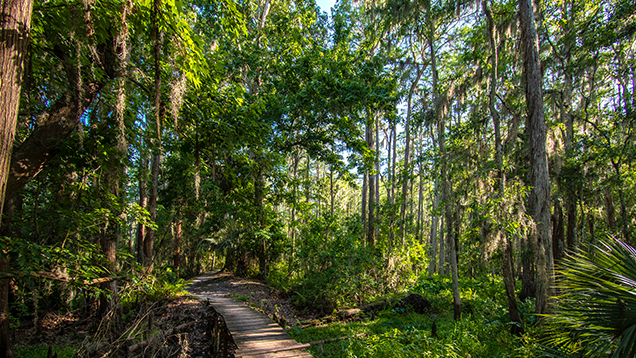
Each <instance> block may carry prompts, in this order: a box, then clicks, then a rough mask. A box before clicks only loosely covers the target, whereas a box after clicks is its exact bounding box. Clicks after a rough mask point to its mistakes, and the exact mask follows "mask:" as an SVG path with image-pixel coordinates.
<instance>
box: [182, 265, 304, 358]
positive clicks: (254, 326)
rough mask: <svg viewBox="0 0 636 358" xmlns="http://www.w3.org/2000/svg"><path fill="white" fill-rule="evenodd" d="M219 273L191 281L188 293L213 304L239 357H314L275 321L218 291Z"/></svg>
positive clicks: (236, 355)
mask: <svg viewBox="0 0 636 358" xmlns="http://www.w3.org/2000/svg"><path fill="white" fill-rule="evenodd" d="M219 275H220V272H219V271H214V272H211V273H208V274H204V275H201V276H197V277H195V278H194V279H192V280H190V283H189V284H188V286H187V288H186V290H187V291H188V292H190V293H191V294H192V295H194V296H196V297H198V298H200V299H201V300H209V301H210V304H211V305H212V306H213V307H214V309H215V310H216V311H217V312H218V313H219V314H220V315H221V316H223V318H224V319H225V324H226V325H227V328H228V329H229V330H230V333H231V335H232V338H233V339H234V343H236V345H237V347H238V349H237V351H236V352H235V353H234V355H235V357H259V358H287V357H299V358H307V357H312V356H311V354H309V352H307V351H306V350H305V348H307V347H308V345H306V344H300V343H298V342H296V341H295V340H294V339H292V338H291V337H290V336H289V335H288V334H287V332H285V330H284V329H282V328H281V327H280V326H279V325H278V324H276V323H275V322H274V321H273V320H272V319H271V318H269V317H268V316H266V315H265V314H263V313H259V312H256V311H254V310H253V309H251V308H250V307H247V306H245V305H243V304H241V303H240V302H238V301H235V300H233V299H232V298H230V297H228V295H227V294H226V293H220V292H218V291H217V290H214V285H212V282H214V280H217V279H218V276H219Z"/></svg>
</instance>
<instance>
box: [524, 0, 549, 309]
mask: <svg viewBox="0 0 636 358" xmlns="http://www.w3.org/2000/svg"><path fill="white" fill-rule="evenodd" d="M519 14H520V24H521V34H522V35H521V40H522V53H523V56H522V57H523V69H524V71H523V78H524V80H525V81H524V82H525V94H526V107H527V111H528V134H529V137H530V142H529V146H530V185H531V186H532V190H531V192H530V197H529V211H530V213H531V216H532V219H533V221H534V224H535V229H534V230H533V233H532V234H531V237H532V241H533V244H534V246H535V255H536V270H537V277H536V279H537V287H536V288H537V292H536V305H535V311H536V313H538V314H543V313H548V312H549V306H548V300H549V297H550V291H551V286H552V284H551V282H552V277H553V268H554V262H553V257H552V237H551V235H550V179H549V175H548V157H547V153H546V149H545V143H546V124H545V114H544V108H543V79H542V73H541V62H540V59H539V39H538V36H537V30H536V25H535V20H534V9H533V4H532V1H531V0H519Z"/></svg>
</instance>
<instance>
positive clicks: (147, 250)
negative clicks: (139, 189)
mask: <svg viewBox="0 0 636 358" xmlns="http://www.w3.org/2000/svg"><path fill="white" fill-rule="evenodd" d="M160 9H161V0H154V2H153V10H152V17H153V24H152V26H151V39H152V41H153V42H154V46H153V54H154V70H155V93H154V107H155V108H154V110H155V122H156V123H155V127H156V128H155V129H156V131H157V133H156V138H155V142H154V143H152V145H153V153H152V158H151V161H150V162H151V163H150V174H151V176H152V187H151V189H150V195H149V197H148V213H150V220H152V221H153V222H155V221H156V219H157V195H158V187H159V161H160V160H161V146H162V143H161V124H162V122H163V117H164V113H163V112H164V109H163V104H162V102H161V43H162V42H163V39H162V38H163V34H162V33H161V32H160V31H159V12H160V11H161V10H160ZM154 239H155V231H154V230H153V229H150V228H147V230H146V237H145V238H144V255H145V259H144V264H145V266H146V270H147V272H152V270H153V254H154V253H153V248H154Z"/></svg>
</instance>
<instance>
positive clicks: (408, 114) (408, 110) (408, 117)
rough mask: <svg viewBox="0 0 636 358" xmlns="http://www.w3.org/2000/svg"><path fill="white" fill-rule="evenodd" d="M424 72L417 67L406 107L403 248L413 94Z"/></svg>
mask: <svg viewBox="0 0 636 358" xmlns="http://www.w3.org/2000/svg"><path fill="white" fill-rule="evenodd" d="M423 72H424V70H423V68H420V66H419V65H418V66H417V76H416V78H415V80H414V81H413V83H412V84H411V87H410V88H409V97H408V101H407V105H406V124H405V129H404V131H405V132H406V139H405V147H404V168H403V169H402V208H401V209H400V239H401V240H402V246H404V245H405V239H406V238H405V236H406V233H405V228H406V201H407V200H406V199H407V196H408V195H407V194H408V193H407V190H408V185H409V159H410V156H411V153H410V151H411V110H412V106H411V102H412V100H413V93H414V92H415V89H416V88H417V85H418V84H419V82H420V78H421V77H422V73H423Z"/></svg>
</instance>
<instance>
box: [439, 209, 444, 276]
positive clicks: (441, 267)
mask: <svg viewBox="0 0 636 358" xmlns="http://www.w3.org/2000/svg"><path fill="white" fill-rule="evenodd" d="M440 221H441V222H440V224H439V264H438V265H437V274H438V275H445V274H446V270H445V268H444V265H445V264H446V248H445V247H444V242H445V241H446V240H445V239H444V233H445V232H446V226H445V225H444V215H442V218H441V220H440Z"/></svg>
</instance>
